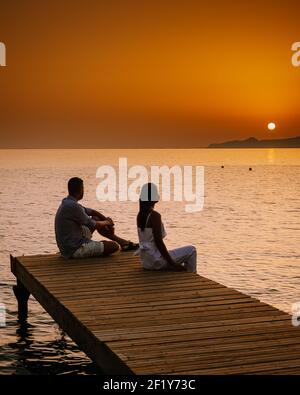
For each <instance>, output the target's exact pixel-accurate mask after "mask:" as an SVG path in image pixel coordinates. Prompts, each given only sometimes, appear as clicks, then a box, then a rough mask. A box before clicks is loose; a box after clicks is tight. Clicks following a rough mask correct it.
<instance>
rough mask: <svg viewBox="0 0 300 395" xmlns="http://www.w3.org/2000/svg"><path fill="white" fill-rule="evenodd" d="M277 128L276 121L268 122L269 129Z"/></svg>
mask: <svg viewBox="0 0 300 395" xmlns="http://www.w3.org/2000/svg"><path fill="white" fill-rule="evenodd" d="M275 128H276V125H275V123H274V122H270V123H268V129H269V130H274V129H275Z"/></svg>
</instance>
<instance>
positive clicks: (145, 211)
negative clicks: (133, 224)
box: [137, 182, 159, 231]
mask: <svg viewBox="0 0 300 395" xmlns="http://www.w3.org/2000/svg"><path fill="white" fill-rule="evenodd" d="M158 201H159V194H158V190H157V186H156V185H155V184H153V183H151V182H149V183H148V184H144V185H143V186H142V189H141V194H140V200H139V204H140V211H139V213H138V217H137V218H138V224H139V227H140V228H141V230H142V231H143V230H144V229H145V227H146V221H147V218H148V215H149V213H150V211H151V209H152V208H153V206H154V204H155V203H157V202H158Z"/></svg>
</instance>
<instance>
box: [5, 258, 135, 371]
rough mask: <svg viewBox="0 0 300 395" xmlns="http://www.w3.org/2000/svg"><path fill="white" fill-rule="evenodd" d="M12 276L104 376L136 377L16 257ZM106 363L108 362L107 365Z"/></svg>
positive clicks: (13, 262)
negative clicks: (126, 375) (121, 375)
mask: <svg viewBox="0 0 300 395" xmlns="http://www.w3.org/2000/svg"><path fill="white" fill-rule="evenodd" d="M11 269H12V273H13V274H14V275H15V276H16V277H17V278H18V279H19V280H20V281H21V282H22V284H23V285H24V286H25V287H26V288H27V289H28V291H30V293H31V294H32V295H33V296H34V297H35V299H36V300H37V301H38V302H39V303H40V304H41V305H42V306H43V307H44V308H45V310H46V311H47V312H48V313H49V314H50V315H51V317H52V318H53V319H54V320H55V321H56V322H57V323H58V324H59V326H60V327H61V328H62V329H63V330H64V331H65V332H66V333H67V334H68V335H69V336H70V337H71V338H72V339H73V340H74V342H75V343H76V344H77V345H78V346H79V348H81V349H82V350H83V351H84V352H85V353H86V354H87V355H88V356H89V357H90V358H91V359H92V360H94V361H95V362H96V363H97V364H98V366H99V367H100V368H101V369H102V370H103V372H107V373H112V374H132V373H133V372H132V371H131V369H130V368H129V367H128V366H127V365H126V364H124V363H123V362H122V361H121V360H120V358H119V357H118V356H117V355H116V354H114V353H113V352H111V350H110V349H109V348H108V347H107V346H106V345H105V344H103V343H102V342H101V341H100V340H99V339H98V338H97V337H96V336H95V335H94V334H93V333H92V332H90V331H88V330H87V329H86V328H85V327H84V325H83V324H82V323H81V322H80V321H79V320H78V319H77V318H76V317H75V316H74V315H73V314H72V313H71V312H70V311H69V310H67V309H66V308H65V307H64V305H62V304H61V303H59V302H58V301H57V299H56V298H55V297H54V296H53V295H52V294H51V293H49V292H48V291H47V289H46V288H45V287H44V286H43V285H42V284H41V283H39V282H38V281H37V280H36V279H35V278H34V277H33V276H32V275H31V274H30V273H29V272H28V271H27V270H26V269H25V268H24V267H23V265H21V264H19V262H18V261H17V260H16V259H14V258H13V257H12V260H11ZM104 361H105V362H104Z"/></svg>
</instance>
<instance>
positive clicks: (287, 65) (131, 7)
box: [0, 0, 300, 148]
mask: <svg viewBox="0 0 300 395" xmlns="http://www.w3.org/2000/svg"><path fill="white" fill-rule="evenodd" d="M299 15H300V2H299V1H289V0H286V1H284V2H283V1H279V0H272V1H271V0H264V1H262V0H252V1H250V0H249V1H243V0H242V1H221V0H218V1H214V0H211V1H207V2H200V1H189V0H185V1H175V0H173V1H163V0H161V1H158V0H152V1H147V0H143V1H133V0H132V1H129V0H111V1H101V0H97V1H96V0H87V1H83V0H82V1H80V0H72V1H70V0H69V1H68V0H65V1H57V0H53V1H51V2H48V1H33V0H29V1H27V0H26V1H22V2H21V1H17V0H12V1H11V0H10V1H9V0H1V2H0V42H3V43H5V45H6V50H7V66H6V67H0V92H1V95H0V136H1V142H0V147H58V148H59V147H99V148H101V147H109V146H111V147H123V146H127V147H141V148H142V147H146V146H153V147H159V146H161V147H166V146H168V147H172V146H178V147H189V146H193V147H196V146H199V147H202V146H206V145H207V144H209V143H211V142H219V141H224V140H228V139H236V138H247V137H249V136H255V137H257V138H282V137H289V136H296V135H300V112H299V103H300V89H299V87H300V67H299V68H296V67H293V66H292V64H291V57H292V51H291V46H292V43H294V42H295V41H300V29H299ZM269 121H274V122H276V123H277V125H278V127H277V129H276V130H275V131H274V132H272V133H270V132H268V131H267V128H266V124H267V123H268V122H269Z"/></svg>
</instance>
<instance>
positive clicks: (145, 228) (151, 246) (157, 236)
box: [137, 183, 197, 273]
mask: <svg viewBox="0 0 300 395" xmlns="http://www.w3.org/2000/svg"><path fill="white" fill-rule="evenodd" d="M158 201H159V195H158V191H157V187H156V185H155V184H152V183H148V184H145V185H144V186H143V187H142V190H141V194H140V200H139V204H140V210H139V213H138V215H137V228H138V236H139V245H140V248H139V250H138V251H137V253H139V254H140V256H141V261H142V265H143V267H144V269H147V270H180V271H187V272H193V273H196V270H197V251H196V248H195V247H194V246H192V245H189V246H185V247H180V248H176V249H174V250H170V251H168V250H167V247H166V245H165V243H164V241H163V238H164V237H165V236H166V232H165V229H164V225H163V223H162V220H161V215H160V214H159V213H158V212H157V211H155V210H154V206H155V204H156V203H157V202H158Z"/></svg>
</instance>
